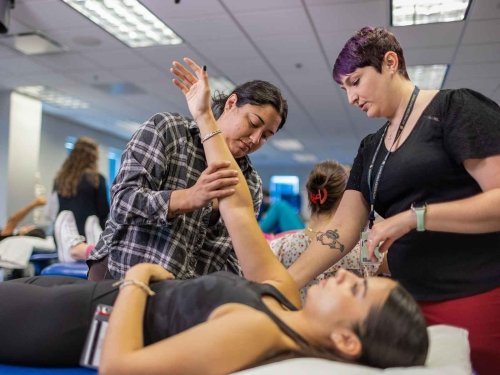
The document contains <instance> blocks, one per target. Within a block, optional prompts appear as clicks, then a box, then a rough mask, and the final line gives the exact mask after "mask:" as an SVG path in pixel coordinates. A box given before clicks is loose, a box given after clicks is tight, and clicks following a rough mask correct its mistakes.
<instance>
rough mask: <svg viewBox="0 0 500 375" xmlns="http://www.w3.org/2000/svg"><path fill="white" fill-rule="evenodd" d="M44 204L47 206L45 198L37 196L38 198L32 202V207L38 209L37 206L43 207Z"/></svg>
mask: <svg viewBox="0 0 500 375" xmlns="http://www.w3.org/2000/svg"><path fill="white" fill-rule="evenodd" d="M45 204H47V198H45V197H44V196H39V197H36V198H35V199H34V200H33V205H34V206H35V207H38V206H44V205H45Z"/></svg>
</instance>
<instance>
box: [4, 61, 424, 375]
mask: <svg viewBox="0 0 500 375" xmlns="http://www.w3.org/2000/svg"><path fill="white" fill-rule="evenodd" d="M185 62H186V63H187V64H188V65H189V67H190V69H189V70H188V69H187V68H186V67H184V66H183V65H181V64H180V63H178V62H174V63H173V66H172V69H171V72H172V73H173V74H174V75H175V77H176V79H174V83H175V84H176V86H177V87H179V88H180V89H181V90H182V92H183V93H184V94H185V96H186V98H187V100H188V104H189V108H190V111H191V113H192V115H193V118H194V119H195V120H196V122H197V123H198V124H199V126H200V132H201V135H202V137H203V138H204V148H205V152H206V156H207V160H208V162H209V163H210V165H212V166H213V167H214V168H216V169H217V170H218V172H217V173H218V174H219V176H217V177H218V180H220V179H224V178H228V179H234V178H236V179H238V181H239V183H238V184H236V185H234V186H235V187H234V193H233V194H232V195H230V196H227V197H225V198H223V199H221V200H220V202H219V207H220V212H221V215H222V217H223V219H224V222H225V223H226V226H227V228H228V231H229V234H230V235H231V239H232V241H233V245H234V249H235V251H236V253H237V256H238V259H239V261H240V262H241V266H242V269H243V271H244V274H245V277H246V279H243V278H241V277H238V276H236V275H233V274H230V273H226V272H218V273H215V274H210V275H206V276H202V277H200V278H198V279H192V280H182V281H177V280H169V279H172V275H171V274H170V273H169V272H167V271H166V270H164V269H163V268H162V267H160V266H158V265H153V264H138V265H136V266H134V267H132V268H130V269H129V270H128V272H127V273H126V276H125V279H124V280H123V281H121V282H120V283H121V286H120V288H119V289H118V288H116V287H114V286H113V283H114V281H102V282H92V281H87V280H76V279H71V278H61V277H59V278H55V277H39V278H34V279H28V280H24V281H22V282H19V281H18V282H5V283H0V298H1V299H2V300H6V301H9V303H8V304H2V307H1V308H0V332H2V340H3V341H5V342H6V343H8V344H7V345H0V362H2V363H21V364H30V365H56V364H57V365H75V364H76V363H77V362H78V358H79V355H80V352H81V349H82V346H83V341H84V340H85V335H86V333H87V330H88V327H89V323H90V320H91V317H92V314H93V311H94V308H95V306H96V305H97V304H98V303H105V304H109V305H113V306H114V307H113V312H112V314H111V318H110V322H109V328H108V330H107V333H106V337H105V340H104V344H103V352H102V356H101V361H100V369H99V371H100V372H101V373H102V374H124V373H127V374H156V373H158V374H160V373H161V374H164V373H174V374H180V373H229V372H233V371H237V370H240V369H243V368H245V367H249V366H253V365H255V364H258V363H260V362H262V361H265V360H269V359H270V358H273V357H275V356H277V355H279V354H282V353H287V352H292V353H295V354H296V355H302V356H316V357H322V358H331V359H335V360H339V361H346V362H355V363H362V364H366V365H370V366H376V367H381V368H385V367H391V366H411V365H422V364H423V363H424V361H425V358H426V353H427V348H428V337H427V331H426V328H425V322H424V320H423V317H422V315H421V313H420V311H419V308H418V306H417V305H416V303H415V301H414V300H413V299H412V298H411V297H410V296H409V294H408V293H407V292H406V291H405V290H404V289H403V288H402V287H401V286H399V285H398V284H397V283H396V282H394V281H391V280H389V279H385V278H368V279H362V278H359V277H357V276H355V275H354V274H352V273H349V272H347V271H343V270H342V271H339V272H338V273H337V275H336V276H335V277H334V278H331V279H329V280H323V281H322V282H321V283H320V284H318V285H316V286H313V287H312V288H311V289H309V292H308V294H307V297H306V302H305V304H304V306H303V308H300V297H299V292H298V288H297V285H296V283H295V282H294V281H293V279H292V278H291V277H290V275H289V274H288V272H287V271H286V269H285V268H284V267H283V266H282V265H281V263H280V262H279V261H278V259H277V258H276V257H275V256H274V255H273V253H272V252H271V250H270V248H269V245H268V243H267V241H266V240H265V238H264V236H263V234H262V232H261V231H260V229H259V226H258V224H257V221H256V219H255V215H254V213H253V208H252V200H251V197H250V193H249V190H248V187H247V185H246V182H245V179H244V178H243V175H242V174H241V172H240V171H239V169H238V166H237V164H236V162H235V160H234V158H233V157H232V155H231V153H230V151H229V149H228V147H227V145H226V143H225V141H224V139H223V137H221V136H220V132H219V131H218V129H217V123H216V122H215V120H214V118H213V115H212V112H211V110H210V106H209V93H210V90H209V86H208V75H207V72H206V71H205V69H202V68H201V67H200V66H198V65H197V64H195V63H194V62H193V61H192V60H189V59H185ZM250 116H252V113H250ZM255 120H256V121H257V119H255ZM153 294H154V295H153ZM34 306H36V309H35V308H34ZM21 326H22V327H23V332H24V333H23V335H19V330H20V327H21ZM21 336H22V337H21ZM56 353H57V354H56Z"/></svg>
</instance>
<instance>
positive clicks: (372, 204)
mask: <svg viewBox="0 0 500 375" xmlns="http://www.w3.org/2000/svg"><path fill="white" fill-rule="evenodd" d="M419 91H420V89H419V88H418V87H417V86H415V88H414V89H413V92H412V93H411V97H410V101H409V102H408V104H407V105H406V109H405V113H404V114H403V118H402V119H401V122H400V123H399V127H398V131H397V132H396V136H395V137H394V141H393V142H392V145H391V147H390V148H389V150H388V151H387V153H386V154H385V157H384V159H383V160H382V163H380V166H379V167H378V171H377V175H376V176H375V183H374V184H373V190H372V171H373V166H374V164H375V160H376V159H377V156H378V153H379V151H380V147H381V146H382V142H383V141H384V138H385V133H387V129H388V128H389V125H390V124H391V123H390V121H387V122H386V124H385V129H384V132H383V133H382V137H380V141H379V142H378V145H377V148H376V149H375V154H374V155H373V158H372V162H371V163H370V167H369V168H368V193H369V195H370V215H369V216H368V220H369V226H368V227H369V228H370V229H371V228H372V226H373V222H374V221H375V198H376V197H377V190H378V185H379V182H380V176H381V175H382V171H383V170H384V167H385V162H386V161H387V158H388V157H389V154H390V153H391V151H392V149H393V147H394V145H395V144H396V142H397V141H398V139H399V137H400V136H401V133H402V132H403V129H404V127H405V125H406V122H407V121H408V117H410V114H411V111H412V110H413V106H414V104H415V100H416V99H417V96H418V93H419Z"/></svg>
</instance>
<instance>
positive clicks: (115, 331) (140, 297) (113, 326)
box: [99, 271, 149, 374]
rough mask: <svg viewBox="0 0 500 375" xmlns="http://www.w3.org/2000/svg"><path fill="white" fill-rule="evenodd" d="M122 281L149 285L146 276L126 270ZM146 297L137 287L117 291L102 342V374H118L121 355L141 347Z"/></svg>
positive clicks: (123, 356)
mask: <svg viewBox="0 0 500 375" xmlns="http://www.w3.org/2000/svg"><path fill="white" fill-rule="evenodd" d="M125 279H133V280H135V281H140V282H143V283H145V284H149V275H148V274H147V273H144V272H134V271H129V272H127V275H126V277H125ZM146 298H147V294H146V293H145V292H144V290H142V289H141V288H139V287H135V286H128V287H126V288H123V289H121V290H120V293H119V294H118V297H117V299H116V302H115V304H114V306H113V312H112V313H111V317H110V321H109V327H108V330H107V332H106V336H105V339H104V343H103V351H102V355H101V362H100V365H99V368H100V370H101V371H102V372H103V373H106V374H113V373H119V372H120V365H121V361H124V360H125V356H126V355H127V354H130V353H132V352H134V351H135V350H138V349H140V348H142V347H143V346H144V338H143V327H142V324H143V320H144V311H145V308H146Z"/></svg>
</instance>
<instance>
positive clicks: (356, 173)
mask: <svg viewBox="0 0 500 375" xmlns="http://www.w3.org/2000/svg"><path fill="white" fill-rule="evenodd" d="M382 135H383V128H382V129H380V130H379V131H378V132H377V133H375V134H371V135H368V136H367V137H366V138H365V139H363V141H362V142H361V145H360V147H359V150H358V154H357V156H356V158H355V160H354V164H353V167H352V170H351V174H350V178H349V182H348V184H347V189H351V190H357V191H360V192H361V193H362V194H363V196H364V198H365V200H366V202H369V193H368V183H367V178H368V177H367V174H368V168H369V165H370V163H371V161H372V158H373V155H374V153H375V149H376V147H377V145H378V142H379V141H380V138H381V137H382ZM386 152H387V149H386V148H385V146H384V144H382V146H381V148H380V152H379V155H378V157H377V160H376V162H375V165H374V167H373V172H372V185H373V179H374V177H375V176H376V174H377V172H378V168H379V166H380V163H381V161H382V159H383V158H384V156H385V154H386ZM498 154H500V108H499V106H498V105H497V104H496V103H495V102H493V101H491V100H490V99H488V98H486V97H485V96H483V95H481V94H479V93H477V92H474V91H472V90H467V89H460V90H442V91H440V92H439V93H438V94H437V95H436V96H435V97H434V99H433V100H432V101H431V103H430V104H429V105H428V106H427V108H426V109H425V110H424V112H423V113H422V115H421V117H420V119H419V120H418V122H417V123H416V125H415V127H414V129H413V130H412V132H411V134H410V135H409V137H408V138H407V139H406V140H405V142H404V143H403V144H402V145H401V146H400V147H399V148H398V149H397V150H396V151H394V152H392V153H391V154H390V155H389V157H388V159H387V162H386V165H385V168H384V170H383V173H382V176H381V178H380V183H379V188H378V192H377V197H376V201H375V210H376V211H377V212H378V213H379V214H380V215H381V216H382V217H385V218H387V217H391V216H393V215H395V214H397V213H400V212H402V211H405V210H408V209H409V208H410V206H411V204H412V203H413V202H419V203H421V202H427V203H429V204H431V203H437V202H447V201H453V200H457V199H462V198H466V197H470V196H473V195H476V194H478V193H480V192H481V188H480V186H479V185H478V184H477V182H476V181H475V180H474V179H473V178H472V177H471V176H470V175H469V174H468V173H467V171H466V169H465V168H464V166H463V162H464V160H466V159H472V158H485V157H488V156H493V155H498ZM499 247H500V232H495V233H488V234H455V233H444V232H432V231H425V232H416V231H415V230H414V231H411V232H410V233H408V234H407V235H405V236H403V237H401V238H400V239H399V240H398V241H396V242H395V243H394V244H393V245H392V246H391V249H390V251H389V253H388V261H389V268H390V270H391V273H392V276H393V277H394V278H395V279H397V280H399V281H400V282H401V283H402V284H403V285H404V286H405V287H406V288H407V289H408V290H409V291H410V292H411V293H412V294H413V296H414V297H415V298H416V299H417V300H421V301H426V300H427V301H439V300H446V299H451V298H457V297H463V296H468V295H473V294H477V293H481V292H485V291H488V290H491V289H493V288H495V287H498V286H499V285H500V258H499V255H500V252H499V251H498V250H499Z"/></svg>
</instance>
